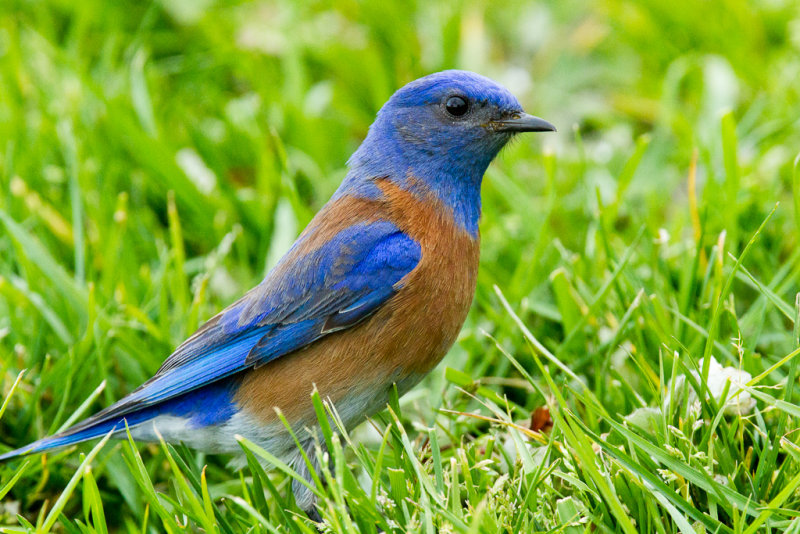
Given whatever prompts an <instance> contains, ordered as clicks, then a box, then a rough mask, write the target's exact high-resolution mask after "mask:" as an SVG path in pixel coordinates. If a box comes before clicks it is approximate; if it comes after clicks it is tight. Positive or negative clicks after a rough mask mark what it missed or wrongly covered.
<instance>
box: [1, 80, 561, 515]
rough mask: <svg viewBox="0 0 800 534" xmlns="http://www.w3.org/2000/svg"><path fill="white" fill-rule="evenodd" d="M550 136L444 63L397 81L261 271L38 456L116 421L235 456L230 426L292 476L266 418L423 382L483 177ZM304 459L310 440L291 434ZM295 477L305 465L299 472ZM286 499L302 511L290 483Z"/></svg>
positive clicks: (462, 280) (459, 307)
mask: <svg viewBox="0 0 800 534" xmlns="http://www.w3.org/2000/svg"><path fill="white" fill-rule="evenodd" d="M542 131H555V128H554V127H553V125H551V124H550V123H548V122H546V121H544V120H542V119H539V118H537V117H533V116H531V115H527V114H526V113H524V112H523V110H522V107H521V106H520V104H519V102H518V101H517V99H516V98H514V97H513V96H512V95H511V93H509V92H508V91H507V90H506V89H505V88H503V87H502V86H500V85H498V84H497V83H495V82H493V81H492V80H489V79H488V78H485V77H483V76H480V75H478V74H474V73H471V72H464V71H456V70H450V71H444V72H439V73H435V74H431V75H429V76H425V77H424V78H420V79H418V80H416V81H413V82H411V83H409V84H408V85H406V86H405V87H403V88H402V89H400V90H398V91H397V92H396V93H395V94H394V95H393V96H392V97H391V98H390V99H389V101H388V102H387V103H386V104H385V105H384V106H383V107H382V108H381V110H380V111H379V112H378V115H377V118H376V119H375V122H374V123H373V124H372V126H371V127H370V129H369V133H368V135H367V137H366V139H365V140H364V142H363V143H362V144H361V146H360V147H359V148H358V150H357V151H356V152H355V153H354V154H353V156H352V157H351V158H350V160H349V162H348V166H349V171H348V173H347V176H346V177H345V179H344V181H343V182H342V184H341V186H340V187H339V189H338V190H337V191H336V193H335V194H334V195H333V197H332V198H331V199H330V201H329V202H328V203H327V204H325V206H324V207H323V208H322V209H321V210H320V212H319V213H317V215H316V216H315V217H314V219H313V220H312V221H311V223H309V225H308V227H306V229H305V230H304V231H303V233H302V234H300V237H298V238H297V241H296V242H295V243H294V245H293V246H292V247H291V249H290V250H289V252H287V253H286V255H285V256H284V257H283V258H282V259H281V260H280V261H279V262H278V264H277V265H276V266H275V268H273V269H272V270H271V271H270V272H269V274H267V276H266V277H265V278H264V280H263V281H262V282H261V283H260V284H259V285H258V286H256V287H255V288H253V289H252V290H250V291H249V292H248V293H247V294H246V295H245V296H244V297H242V298H241V299H240V300H238V301H236V302H235V303H233V304H232V305H230V306H229V307H228V308H226V309H225V310H223V311H222V312H220V313H219V314H218V315H216V316H215V317H213V318H212V319H211V320H209V321H208V322H207V323H205V324H204V325H203V326H201V327H200V329H199V330H197V332H195V333H194V334H193V335H192V336H191V337H190V338H189V339H187V340H186V341H184V342H183V344H181V345H180V346H179V347H178V348H177V349H176V350H175V352H173V353H172V354H171V355H170V356H169V357H168V358H167V360H166V361H165V362H164V364H163V365H162V366H161V368H160V369H159V370H158V372H156V374H155V376H153V377H152V378H151V379H150V380H148V381H147V382H145V383H144V384H142V385H141V386H139V387H138V388H137V389H136V390H134V391H133V392H132V393H131V394H130V395H128V396H127V397H124V398H123V399H121V400H120V401H118V402H116V403H115V404H113V405H111V406H109V407H108V408H106V409H105V410H103V411H101V412H99V413H97V414H96V415H94V416H92V417H89V418H88V419H86V420H84V421H82V422H80V423H78V424H76V425H75V426H73V427H71V428H69V429H67V430H65V431H63V432H61V433H59V434H56V435H54V436H50V437H46V438H44V439H41V440H39V441H36V442H34V443H31V444H29V445H27V446H25V447H22V448H20V449H17V450H15V451H11V452H9V453H6V454H4V455H2V456H0V459H6V458H11V457H14V456H18V455H22V454H28V453H35V452H40V451H46V450H48V449H53V448H55V447H61V446H64V445H69V444H72V443H77V442H80V441H84V440H88V439H92V438H96V437H99V436H103V435H105V434H107V433H109V432H110V431H112V430H115V431H116V432H117V435H119V436H121V435H124V430H125V424H126V423H127V425H128V426H129V428H130V431H131V434H132V435H133V437H134V438H135V439H137V440H156V439H157V436H158V435H161V436H163V438H164V439H165V440H166V441H169V442H184V443H186V444H187V445H189V446H191V447H194V448H198V449H202V450H206V451H209V452H225V453H240V452H241V449H240V446H239V444H238V442H237V440H236V438H235V436H236V435H237V434H238V435H242V436H244V437H246V438H248V439H249V440H251V441H253V442H255V443H257V444H258V445H260V446H261V447H263V448H264V449H266V450H268V451H270V452H271V453H272V454H274V455H276V456H278V457H281V458H284V459H286V460H287V461H288V462H290V463H292V464H293V465H294V466H295V467H296V468H297V469H298V471H301V472H302V471H304V469H305V464H304V462H303V461H302V459H301V455H300V454H299V450H298V449H297V448H296V445H295V443H294V441H293V439H292V438H291V436H290V435H289V433H288V432H287V430H286V428H285V426H284V425H283V423H282V422H281V421H280V420H279V418H278V417H277V414H276V410H275V409H276V408H279V409H280V410H281V411H282V412H283V414H284V415H285V417H286V418H287V420H288V421H289V423H290V424H291V425H292V426H293V427H294V428H297V429H298V430H299V429H304V428H308V429H313V428H315V427H316V426H317V424H318V423H317V418H316V415H315V411H314V409H313V406H312V403H311V399H310V393H311V392H312V389H313V388H314V387H316V388H317V389H318V390H319V392H320V395H321V396H322V397H323V398H326V399H329V400H330V401H332V402H333V404H334V405H335V406H336V408H337V411H338V413H339V414H340V416H341V418H342V421H343V422H344V424H345V425H346V426H347V427H353V426H355V425H356V424H358V423H360V422H361V421H364V420H365V418H366V417H369V416H371V415H373V414H374V413H376V412H377V411H379V410H381V409H382V408H383V407H385V406H386V403H387V401H388V399H389V394H390V390H391V389H392V386H393V384H396V385H397V388H398V391H399V392H400V394H402V393H404V392H406V391H408V390H409V389H410V388H411V387H412V386H414V385H415V384H416V383H417V382H419V380H420V379H421V378H422V377H424V376H425V375H426V374H427V373H428V372H429V371H430V370H431V369H432V368H433V367H434V366H435V365H436V364H437V363H438V362H439V360H440V359H441V358H442V357H443V356H444V354H445V353H446V352H447V351H448V350H449V348H450V347H451V346H452V344H453V342H454V341H455V339H456V336H457V335H458V332H459V330H460V329H461V325H462V324H463V322H464V319H465V317H466V315H467V311H468V310H469V307H470V303H471V302H472V297H473V293H474V291H475V279H476V275H477V270H478V253H479V232H478V219H479V218H480V214H481V198H480V188H481V180H482V179H483V174H484V172H485V171H486V168H487V167H488V165H489V163H490V162H491V161H492V159H494V157H495V156H496V155H497V153H498V152H499V151H500V149H501V148H502V147H503V146H504V145H505V144H506V143H507V142H508V141H509V140H510V139H511V138H512V137H513V136H514V135H515V134H516V133H518V132H542ZM299 436H302V437H301V439H302V440H303V441H302V445H303V447H304V448H305V449H306V452H307V454H309V457H310V458H312V461H314V462H316V459H315V458H314V447H313V446H312V445H313V438H312V437H311V433H301V434H299ZM305 474H307V473H305ZM294 492H295V496H296V500H297V504H298V505H299V506H300V507H301V508H303V509H305V510H307V511H310V512H312V513H313V512H315V511H316V510H315V509H314V507H313V506H314V498H313V494H312V493H311V492H310V491H308V490H307V489H306V488H305V487H304V486H303V485H301V484H295V486H294Z"/></svg>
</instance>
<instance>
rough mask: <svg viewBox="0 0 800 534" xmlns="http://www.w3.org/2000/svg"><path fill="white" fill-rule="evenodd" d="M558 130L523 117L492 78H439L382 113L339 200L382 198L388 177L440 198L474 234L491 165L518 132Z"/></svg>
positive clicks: (405, 93)
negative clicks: (347, 197)
mask: <svg viewBox="0 0 800 534" xmlns="http://www.w3.org/2000/svg"><path fill="white" fill-rule="evenodd" d="M554 130H555V128H554V127H553V126H552V125H551V124H550V123H548V122H546V121H544V120H542V119H539V118H536V117H532V116H530V115H527V114H525V112H524V111H523V110H522V106H520V104H519V102H518V101H517V99H516V98H514V96H513V95H512V94H511V93H509V92H508V90H507V89H505V88H504V87H502V86H501V85H499V84H497V83H495V82H493V81H492V80H490V79H489V78H486V77H484V76H481V75H479V74H475V73H473V72H466V71H459V70H448V71H443V72H437V73H435V74H431V75H429V76H425V77H424V78H420V79H418V80H415V81H413V82H411V83H409V84H408V85H406V86H405V87H403V88H401V89H400V90H398V91H397V92H396V93H395V94H394V95H392V97H391V98H390V99H389V101H388V102H387V103H386V104H385V105H384V106H383V107H382V108H381V110H380V111H379V112H378V116H377V118H376V119H375V122H374V123H372V126H371V127H370V129H369V134H368V135H367V138H366V139H365V140H364V142H363V143H362V144H361V146H360V147H359V148H358V150H357V151H356V152H355V153H354V154H353V156H352V157H351V158H350V161H349V162H348V164H349V165H350V171H349V172H348V174H347V178H345V180H344V182H343V183H342V185H341V187H340V188H339V190H338V191H337V193H336V196H340V195H343V194H352V195H360V196H370V197H371V196H375V195H378V194H380V192H379V191H378V189H377V187H376V186H375V184H374V180H375V179H377V178H388V179H389V180H392V181H394V182H395V183H397V184H398V185H400V186H401V187H404V188H406V189H410V190H412V191H414V192H417V193H420V194H422V193H425V192H431V193H433V194H435V195H436V196H437V197H438V198H439V200H441V201H442V202H443V203H444V204H445V206H447V207H448V208H450V209H452V211H453V216H454V217H455V219H456V221H457V222H458V223H459V224H460V225H461V226H463V227H464V228H465V229H467V230H468V231H469V232H470V233H472V234H473V235H474V234H476V233H477V229H478V219H479V218H480V210H481V199H480V188H481V180H482V178H483V174H484V172H486V168H487V167H488V166H489V163H491V161H492V159H494V157H495V156H496V155H497V153H498V152H500V149H502V148H503V146H504V145H505V144H506V143H507V142H508V141H509V140H510V139H511V138H512V137H513V136H514V135H515V134H516V133H519V132H534V131H554ZM334 198H335V197H334Z"/></svg>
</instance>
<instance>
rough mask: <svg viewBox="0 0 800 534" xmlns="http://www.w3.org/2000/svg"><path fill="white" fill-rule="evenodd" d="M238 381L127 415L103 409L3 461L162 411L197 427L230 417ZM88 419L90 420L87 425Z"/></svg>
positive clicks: (134, 422)
mask: <svg viewBox="0 0 800 534" xmlns="http://www.w3.org/2000/svg"><path fill="white" fill-rule="evenodd" d="M238 384H239V380H238V378H234V379H228V380H223V381H219V382H216V383H214V384H211V385H209V386H206V387H204V388H200V389H197V390H195V391H192V392H190V393H187V394H185V395H182V396H180V397H176V398H174V399H170V400H168V401H165V402H162V403H161V404H156V405H153V406H146V407H143V408H141V409H138V410H133V411H131V412H130V413H127V414H125V415H117V416H114V417H110V418H103V417H102V413H100V414H98V415H97V416H100V417H99V418H98V419H97V420H96V421H95V422H93V423H92V422H91V418H90V419H89V420H86V421H84V422H81V423H78V424H77V425H75V426H74V427H72V428H68V429H67V430H65V431H64V432H61V433H59V434H55V435H53V436H48V437H46V438H42V439H40V440H38V441H34V442H33V443H29V444H28V445H25V446H24V447H20V448H19V449H15V450H12V451H9V452H7V453H5V454H1V455H0V461H3V460H8V459H11V458H15V457H17V456H24V455H26V454H35V453H39V452H45V451H49V450H52V449H57V448H59V447H66V446H68V445H74V444H75V443H80V442H82V441H88V440H90V439H95V438H100V437H103V436H105V435H106V434H108V433H109V432H111V431H112V430H114V431H115V433H122V432H124V431H125V425H126V424H127V426H128V427H130V428H133V427H134V426H137V425H141V424H142V423H146V422H148V421H151V420H153V419H155V418H156V417H158V416H159V415H173V416H179V417H187V418H189V421H190V423H191V424H193V425H195V426H197V427H204V426H209V425H217V424H220V423H223V422H224V421H227V420H228V419H230V418H231V416H233V414H234V413H236V405H235V403H234V402H233V392H234V389H235V387H236V386H238ZM97 416H95V417H97ZM86 423H90V424H88V425H87V424H86ZM190 445H191V444H190Z"/></svg>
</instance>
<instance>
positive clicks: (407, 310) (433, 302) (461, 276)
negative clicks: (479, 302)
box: [387, 234, 478, 375]
mask: <svg viewBox="0 0 800 534" xmlns="http://www.w3.org/2000/svg"><path fill="white" fill-rule="evenodd" d="M448 237H450V236H448ZM432 241H433V242H432V243H425V242H424V241H423V242H422V260H421V261H420V263H419V265H418V266H417V268H416V269H415V270H414V271H413V272H411V273H410V274H409V276H408V277H407V281H406V283H405V285H404V286H403V288H402V289H401V290H400V292H398V294H397V295H396V297H395V298H394V299H393V302H391V303H390V306H389V310H387V311H388V312H390V313H391V319H390V320H389V321H388V323H389V324H388V325H387V326H388V327H389V330H390V332H388V333H389V334H390V337H392V338H394V339H393V341H394V343H392V345H397V348H396V349H394V350H392V352H391V354H389V355H388V359H389V360H390V361H392V362H393V363H395V364H396V365H397V367H398V368H402V369H403V370H404V371H405V372H410V373H419V374H422V375H424V374H425V373H427V372H428V371H430V370H431V369H432V368H433V367H434V366H435V365H436V364H437V363H438V362H439V360H440V359H441V358H442V357H443V356H444V355H445V353H446V352H447V351H448V350H449V349H450V347H451V346H452V345H453V343H454V342H455V340H456V338H457V337H458V333H459V331H460V330H461V327H462V325H463V324H464V320H465V319H466V317H467V313H468V312H469V308H470V305H471V304H472V298H473V296H474V294H475V282H476V277H477V271H478V243H477V240H475V241H472V240H467V239H463V240H462V239H454V240H444V239H441V238H440V236H435V234H434V236H432ZM392 330H394V331H393V332H392Z"/></svg>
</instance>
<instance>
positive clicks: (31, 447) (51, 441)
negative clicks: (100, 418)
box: [0, 418, 142, 461]
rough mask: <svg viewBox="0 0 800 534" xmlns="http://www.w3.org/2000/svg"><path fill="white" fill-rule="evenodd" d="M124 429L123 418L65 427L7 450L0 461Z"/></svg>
mask: <svg viewBox="0 0 800 534" xmlns="http://www.w3.org/2000/svg"><path fill="white" fill-rule="evenodd" d="M140 422H142V421H140ZM124 429H125V419H124V418H123V419H119V420H116V421H106V422H102V423H98V424H96V425H92V426H90V427H88V428H83V429H76V430H72V429H67V430H65V431H64V432H61V433H59V434H54V435H52V436H48V437H46V438H42V439H40V440H37V441H34V442H33V443H29V444H27V445H25V446H24V447H20V448H19V449H15V450H13V451H9V452H7V453H5V454H0V461H3V460H10V459H11V458H16V457H18V456H26V455H28V454H36V453H39V452H45V451H49V450H53V449H58V448H61V447H66V446H68V445H74V444H75V443H80V442H82V441H88V440H90V439H94V438H99V437H102V436H105V435H106V434H108V433H109V432H111V431H112V430H113V431H116V432H121V431H123V430H124Z"/></svg>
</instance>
